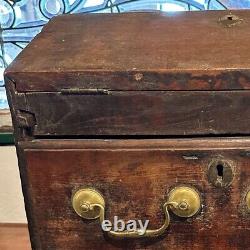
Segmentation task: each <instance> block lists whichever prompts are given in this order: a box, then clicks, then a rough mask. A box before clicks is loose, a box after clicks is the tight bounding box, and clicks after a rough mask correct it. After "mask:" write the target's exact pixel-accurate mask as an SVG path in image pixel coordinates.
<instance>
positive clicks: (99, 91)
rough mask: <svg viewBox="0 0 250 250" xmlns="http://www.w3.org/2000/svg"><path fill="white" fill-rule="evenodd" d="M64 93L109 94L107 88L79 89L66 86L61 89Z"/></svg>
mask: <svg viewBox="0 0 250 250" xmlns="http://www.w3.org/2000/svg"><path fill="white" fill-rule="evenodd" d="M61 93H62V94H64V95H109V94H110V91H109V90H108V89H81V88H68V89H61Z"/></svg>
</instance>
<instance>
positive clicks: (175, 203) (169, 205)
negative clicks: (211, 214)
mask: <svg viewBox="0 0 250 250" xmlns="http://www.w3.org/2000/svg"><path fill="white" fill-rule="evenodd" d="M168 197H169V198H168V200H167V201H166V202H165V203H164V204H163V212H164V215H165V220H164V223H163V225H162V226H161V227H160V228H157V229H147V230H145V232H144V233H143V234H142V233H141V231H140V230H135V231H122V232H120V231H119V232H116V231H112V230H111V231H108V232H107V234H108V235H109V236H111V237H114V238H118V239H123V238H142V237H157V236H160V235H162V234H163V233H164V232H165V230H166V229H167V228H168V226H169V223H170V216H169V210H171V211H172V212H173V213H174V214H175V215H177V216H179V217H185V218H189V217H192V216H194V215H195V214H196V213H197V212H198V211H199V210H200V207H201V200H200V196H199V194H198V192H197V191H196V190H195V189H193V188H190V187H185V186H182V187H176V188H174V189H173V190H171V191H170V193H169V196H168ZM72 206H73V209H74V210H75V212H76V213H77V214H78V215H79V216H80V217H82V218H84V219H87V220H94V219H97V218H99V221H100V224H101V225H102V223H103V222H104V220H105V200H104V198H103V196H102V195H101V194H100V193H99V192H98V191H96V190H95V189H92V188H84V189H80V190H78V191H77V192H76V193H74V194H73V196H72Z"/></svg>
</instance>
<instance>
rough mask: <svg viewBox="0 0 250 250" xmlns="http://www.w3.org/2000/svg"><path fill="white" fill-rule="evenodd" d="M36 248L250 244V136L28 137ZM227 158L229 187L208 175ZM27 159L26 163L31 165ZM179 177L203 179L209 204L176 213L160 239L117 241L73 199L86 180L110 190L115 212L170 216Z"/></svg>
mask: <svg viewBox="0 0 250 250" xmlns="http://www.w3.org/2000/svg"><path fill="white" fill-rule="evenodd" d="M20 147H21V148H23V149H24V155H25V157H26V159H27V169H28V172H27V173H26V174H27V176H26V179H25V180H23V181H24V182H25V183H26V185H27V191H28V194H29V197H30V204H29V206H30V210H31V212H32V219H33V221H32V223H33V228H32V229H33V230H32V232H33V236H36V237H37V241H36V242H35V244H34V245H35V246H36V247H37V248H36V249H43V250H46V249H67V250H69V249H181V250H182V249H183V250H184V249H199V250H200V249H208V250H209V249H211V250H212V249H213V250H214V249H235V250H236V249H237V250H245V249H249V245H250V237H249V235H250V214H249V212H247V210H246V205H245V202H244V199H245V195H246V192H247V191H249V189H250V186H249V178H250V168H249V164H250V158H249V155H250V139H248V138H246V139H245V140H243V139H242V138H238V139H232V138H226V139H190V140H188V139H186V140H123V141H122V140H106V141H105V140H77V141H70V140H69V141H66V140H64V141H63V140H61V141H55V140H49V141H46V140H43V141H33V142H23V143H20ZM215 159H217V160H218V159H220V160H224V161H226V162H227V163H228V164H229V165H230V166H231V167H232V170H233V181H232V183H231V185H229V186H228V187H226V188H218V187H215V186H213V185H212V184H211V183H210V182H209V180H208V166H209V164H210V162H211V161H213V160H215ZM24 168H26V167H25V166H24V165H23V166H21V171H25V172H26V170H25V169H24ZM178 185H188V186H192V187H195V188H196V189H197V190H198V191H199V192H200V195H201V198H202V209H201V211H200V213H199V214H198V215H197V216H195V217H194V218H190V219H188V220H183V219H179V218H177V217H175V216H173V215H171V223H170V227H169V229H168V230H167V231H166V233H165V234H164V236H163V237H160V238H159V239H155V240H146V239H140V240H125V241H116V240H111V239H109V238H107V237H105V236H104V235H103V233H102V231H101V229H100V225H99V223H98V221H93V222H88V223H87V222H86V221H84V220H82V219H81V218H80V217H79V216H77V215H76V214H75V212H74V211H73V209H72V207H71V195H72V193H73V192H74V191H75V190H77V189H78V188H82V187H94V188H96V189H98V190H99V191H100V192H101V193H102V194H103V195H104V197H105V201H106V212H107V213H106V214H107V218H109V219H112V220H113V216H114V215H117V216H119V218H122V219H124V220H128V219H142V220H145V219H149V220H150V228H155V227H159V226H160V225H161V224H162V223H163V215H162V210H161V205H162V204H163V202H164V200H165V199H166V198H167V194H168V192H169V190H170V189H171V188H173V187H175V186H178Z"/></svg>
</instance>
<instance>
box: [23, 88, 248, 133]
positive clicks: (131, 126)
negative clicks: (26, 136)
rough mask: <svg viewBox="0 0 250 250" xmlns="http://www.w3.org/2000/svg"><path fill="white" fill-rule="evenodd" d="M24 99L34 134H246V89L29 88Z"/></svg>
mask: <svg viewBox="0 0 250 250" xmlns="http://www.w3.org/2000/svg"><path fill="white" fill-rule="evenodd" d="M25 101H26V108H25V110H27V111H29V112H30V113H32V114H35V119H36V121H35V122H34V123H35V124H34V136H65V135H66V136H76V135H78V136H79V135H80V136H83V135H85V136H86V135H92V136H98V135H127V136H131V135H151V136H152V135H173V136H176V135H178V136H186V135H189V136H190V135H204V134H205V135H209V134H216V135H225V134H226V135H228V134H230V135H233V134H234V135H235V134H237V135H238V134H250V126H249V124H250V91H244V92H242V91H233V92H232V91H213V92H211V91H203V92H202V91H195V92H192V91H181V92H171V91H112V92H109V94H108V95H94V96H93V95H64V94H60V93H57V94H55V93H47V94H46V95H45V94H42V93H30V94H27V95H26V98H25ZM37 102H39V104H38V105H37ZM48 106H49V108H47V107H48ZM58 107H60V108H59V109H58ZM73 107H74V108H73Z"/></svg>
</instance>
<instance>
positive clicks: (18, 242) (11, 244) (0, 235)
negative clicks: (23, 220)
mask: <svg viewBox="0 0 250 250" xmlns="http://www.w3.org/2000/svg"><path fill="white" fill-rule="evenodd" d="M0 249H1V250H14V249H15V250H31V246H30V241H29V232H28V227H27V225H25V224H0Z"/></svg>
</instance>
